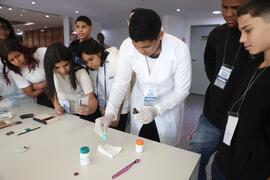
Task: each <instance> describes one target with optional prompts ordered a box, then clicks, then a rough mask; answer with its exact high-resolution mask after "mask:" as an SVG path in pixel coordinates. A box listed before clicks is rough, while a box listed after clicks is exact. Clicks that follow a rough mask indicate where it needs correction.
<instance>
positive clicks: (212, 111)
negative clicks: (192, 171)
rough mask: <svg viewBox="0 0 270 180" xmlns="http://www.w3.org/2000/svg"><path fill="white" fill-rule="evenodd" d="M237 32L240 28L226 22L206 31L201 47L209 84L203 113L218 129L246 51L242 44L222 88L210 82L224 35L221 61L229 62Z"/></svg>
mask: <svg viewBox="0 0 270 180" xmlns="http://www.w3.org/2000/svg"><path fill="white" fill-rule="evenodd" d="M228 33H229V34H228ZM240 35H241V32H240V31H239V30H238V28H237V27H235V28H229V27H228V26H227V24H224V25H222V26H219V27H217V28H215V29H214V30H213V31H212V32H211V33H210V35H209V37H208V41H207V44H206V48H205V54H204V63H205V71H206V74H207V77H208V79H209V81H210V85H209V86H208V88H207V90H206V94H205V100H204V109H203V113H204V115H205V116H206V117H207V119H208V120H209V121H210V123H212V124H213V125H214V126H216V127H217V128H220V129H221V128H222V125H223V124H224V121H225V119H226V116H227V111H228V107H229V104H230V102H231V97H232V94H233V92H234V91H235V87H236V84H237V83H238V82H239V76H240V74H241V72H242V69H243V66H244V65H245V64H246V62H247V61H248V57H249V54H248V52H247V51H246V50H245V49H244V47H242V46H241V47H240V50H239V54H238V56H237V59H236V60H235V63H234V69H233V71H232V73H231V76H230V79H229V80H228V83H227V85H226V86H225V88H224V89H223V90H222V89H220V88H218V87H216V86H215V85H214V82H215V79H216V77H217V75H218V72H219V70H220V68H221V66H222V64H223V56H224V48H225V44H226V43H225V42H226V38H227V37H228V40H227V46H226V51H225V60H224V61H225V62H224V63H225V64H227V65H232V64H233V61H234V59H235V57H236V54H237V51H238V48H239V46H240V43H239V39H240Z"/></svg>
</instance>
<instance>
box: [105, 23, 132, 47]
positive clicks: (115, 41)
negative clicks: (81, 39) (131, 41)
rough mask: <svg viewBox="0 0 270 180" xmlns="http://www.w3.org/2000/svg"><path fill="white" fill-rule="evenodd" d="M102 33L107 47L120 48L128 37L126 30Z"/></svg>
mask: <svg viewBox="0 0 270 180" xmlns="http://www.w3.org/2000/svg"><path fill="white" fill-rule="evenodd" d="M102 33H103V34H104V36H105V44H107V45H109V46H115V47H117V48H119V47H120V45H121V44H122V42H123V41H124V40H125V39H126V38H127V37H128V36H129V35H128V28H127V27H125V28H118V29H104V30H102Z"/></svg>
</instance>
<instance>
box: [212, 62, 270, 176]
mask: <svg viewBox="0 0 270 180" xmlns="http://www.w3.org/2000/svg"><path fill="white" fill-rule="evenodd" d="M258 64H259V63H255V62H251V65H250V66H248V67H247V69H245V70H244V72H245V73H244V74H243V78H241V83H239V86H238V87H237V92H236V93H235V95H234V97H233V101H232V102H233V103H234V102H236V101H237V100H238V99H239V97H240V96H241V95H242V94H243V92H244V91H245V90H246V88H247V85H248V83H249V81H250V78H251V77H252V75H253V74H254V72H255V69H256V68H257V65H258ZM262 71H263V70H262V69H260V70H257V73H256V75H258V74H260V73H262V74H261V75H260V76H258V78H257V80H256V81H255V82H254V84H253V85H252V86H251V88H250V89H249V91H248V92H247V94H246V97H245V99H244V101H243V104H242V106H241V108H240V111H239V120H238V124H237V126H236V130H235V132H234V135H233V138H232V141H231V144H230V146H228V145H226V144H224V143H223V141H221V144H220V145H219V147H218V152H217V154H216V158H217V163H218V166H219V168H220V170H221V171H222V173H223V174H224V175H225V176H226V177H227V178H228V179H232V180H242V179H247V180H249V179H250V180H265V179H266V178H267V177H269V176H270V67H269V68H267V69H266V70H265V71H264V72H262ZM238 108H239V103H237V104H236V106H235V108H234V109H233V111H235V112H236V111H237V110H238ZM224 131H225V128H224V130H223V134H224ZM221 140H223V135H222V138H221Z"/></svg>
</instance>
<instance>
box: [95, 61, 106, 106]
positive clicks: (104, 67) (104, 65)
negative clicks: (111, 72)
mask: <svg viewBox="0 0 270 180" xmlns="http://www.w3.org/2000/svg"><path fill="white" fill-rule="evenodd" d="M103 69H104V91H105V94H104V101H105V107H106V106H107V85H106V78H107V77H106V61H105V62H104V64H103ZM96 87H97V98H98V70H97V79H96ZM98 99H99V98H98Z"/></svg>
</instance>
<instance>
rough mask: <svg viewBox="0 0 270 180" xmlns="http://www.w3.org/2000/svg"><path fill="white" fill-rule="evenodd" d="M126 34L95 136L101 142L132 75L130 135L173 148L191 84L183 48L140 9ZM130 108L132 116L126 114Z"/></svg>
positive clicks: (154, 17) (186, 51) (150, 12)
mask: <svg viewBox="0 0 270 180" xmlns="http://www.w3.org/2000/svg"><path fill="white" fill-rule="evenodd" d="M129 35H130V38H128V39H126V40H125V41H124V42H123V43H122V45H121V47H120V52H119V66H118V69H117V73H116V77H115V80H114V82H113V85H112V90H111V94H110V97H109V102H108V105H107V108H106V111H105V116H103V117H101V118H98V119H96V124H95V131H96V133H97V134H98V135H99V136H101V137H104V133H106V129H107V127H108V126H109V125H110V124H111V122H112V120H113V119H114V118H115V117H116V116H117V113H118V110H119V107H120V105H121V103H122V100H123V99H124V97H125V95H126V91H127V89H128V88H127V87H128V85H129V83H130V80H131V77H132V73H133V72H135V75H136V82H135V85H134V88H133V91H132V95H131V110H132V111H131V133H132V134H135V135H139V136H141V137H145V138H148V139H151V140H154V141H157V142H161V143H165V144H168V145H173V146H176V145H178V143H179V141H180V133H181V125H182V115H183V109H184V100H185V98H186V97H187V95H188V94H189V88H190V82H191V63H190V53H189V49H188V47H187V45H186V44H185V43H184V42H182V41H181V40H180V39H178V38H176V37H174V36H171V35H169V34H166V33H164V32H163V31H162V30H161V19H160V17H159V15H158V14H157V13H156V12H154V11H153V10H150V9H140V11H138V12H136V13H134V14H133V15H132V17H131V19H130V24H129ZM135 108H136V110H137V112H134V113H132V112H133V111H134V109H135Z"/></svg>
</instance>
